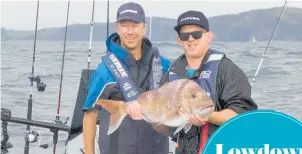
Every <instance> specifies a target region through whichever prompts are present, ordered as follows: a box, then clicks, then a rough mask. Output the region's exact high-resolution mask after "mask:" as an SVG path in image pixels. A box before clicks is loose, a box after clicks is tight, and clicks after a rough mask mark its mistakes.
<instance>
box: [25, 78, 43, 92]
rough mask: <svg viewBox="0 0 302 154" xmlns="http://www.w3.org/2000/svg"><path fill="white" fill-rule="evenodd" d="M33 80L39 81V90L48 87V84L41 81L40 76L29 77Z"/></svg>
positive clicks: (41, 90)
mask: <svg viewBox="0 0 302 154" xmlns="http://www.w3.org/2000/svg"><path fill="white" fill-rule="evenodd" d="M28 78H29V80H30V81H31V82H36V83H37V89H38V91H39V92H44V91H45V88H46V84H45V83H43V82H41V78H40V76H36V77H28Z"/></svg>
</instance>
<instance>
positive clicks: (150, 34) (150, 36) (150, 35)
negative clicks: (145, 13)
mask: <svg viewBox="0 0 302 154" xmlns="http://www.w3.org/2000/svg"><path fill="white" fill-rule="evenodd" d="M151 6H152V5H150V7H151ZM151 10H152V8H151ZM151 38H152V14H151V15H150V31H149V39H150V41H151Z"/></svg>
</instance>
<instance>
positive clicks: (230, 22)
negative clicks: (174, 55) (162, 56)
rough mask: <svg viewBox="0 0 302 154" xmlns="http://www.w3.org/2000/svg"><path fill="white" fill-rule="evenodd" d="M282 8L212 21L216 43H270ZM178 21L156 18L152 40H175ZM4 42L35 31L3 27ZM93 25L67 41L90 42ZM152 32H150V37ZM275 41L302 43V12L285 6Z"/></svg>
mask: <svg viewBox="0 0 302 154" xmlns="http://www.w3.org/2000/svg"><path fill="white" fill-rule="evenodd" d="M281 9H282V8H281V7H276V8H271V9H258V10H251V11H247V12H242V13H239V14H227V15H221V16H215V17H211V18H209V23H210V29H211V30H212V31H214V33H215V40H214V41H244V42H246V41H251V40H252V38H253V37H255V39H256V40H257V41H263V40H268V39H269V38H270V37H271V35H272V32H273V30H274V28H275V26H276V23H277V20H278V17H279V15H280V13H281ZM147 21H148V22H149V18H148V19H147ZM175 24H176V19H169V18H161V17H153V18H152V40H153V41H174V40H175V35H176V33H175V31H174V29H173V27H174V26H175ZM93 29H94V31H93V40H94V41H103V40H105V39H106V23H95V24H94V28H93ZM109 31H110V33H111V32H113V31H114V23H110V24H109ZM64 33H65V27H59V28H45V29H41V30H38V34H37V39H40V40H63V39H64ZM1 34H2V35H1V39H2V40H32V39H34V36H35V35H34V31H16V30H7V29H4V28H1ZM89 34H90V25H89V23H87V24H73V25H68V34H67V40H68V41H89ZM148 34H149V30H148V33H147V37H148ZM274 40H287V41H291V40H293V41H302V9H301V8H294V7H286V8H285V10H284V14H283V16H282V19H281V21H280V24H279V27H278V29H277V31H276V34H275V38H274Z"/></svg>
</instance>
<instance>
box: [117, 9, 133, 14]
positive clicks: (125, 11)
mask: <svg viewBox="0 0 302 154" xmlns="http://www.w3.org/2000/svg"><path fill="white" fill-rule="evenodd" d="M127 12H131V13H136V14H137V11H135V10H124V11H122V12H121V13H120V14H124V13H127Z"/></svg>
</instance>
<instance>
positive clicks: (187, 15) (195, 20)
mask: <svg viewBox="0 0 302 154" xmlns="http://www.w3.org/2000/svg"><path fill="white" fill-rule="evenodd" d="M183 25H198V26H201V27H202V28H204V29H205V30H207V31H209V21H208V19H207V17H206V16H205V15H204V14H203V13H202V12H199V11H193V10H190V11H187V12H184V13H182V14H181V15H180V16H179V17H178V19H177V25H176V26H175V27H174V29H175V30H176V31H177V32H179V30H180V28H181V26H183Z"/></svg>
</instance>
